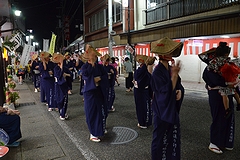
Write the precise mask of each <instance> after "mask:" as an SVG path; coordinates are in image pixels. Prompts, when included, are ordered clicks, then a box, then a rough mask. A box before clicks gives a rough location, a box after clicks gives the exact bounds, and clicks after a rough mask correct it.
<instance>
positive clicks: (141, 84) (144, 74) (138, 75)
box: [134, 64, 151, 89]
mask: <svg viewBox="0 0 240 160" xmlns="http://www.w3.org/2000/svg"><path fill="white" fill-rule="evenodd" d="M134 79H135V80H136V81H137V84H138V88H139V89H144V88H145V87H146V86H148V85H149V83H150V79H151V75H150V73H149V72H148V70H147V66H146V64H144V65H143V66H142V67H139V68H138V69H137V70H136V71H135V73H134Z"/></svg>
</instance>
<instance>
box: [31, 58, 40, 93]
mask: <svg viewBox="0 0 240 160" xmlns="http://www.w3.org/2000/svg"><path fill="white" fill-rule="evenodd" d="M39 64H40V62H39V61H38V54H33V55H32V63H31V70H32V71H33V83H34V88H35V89H34V92H39V91H40V71H39Z"/></svg>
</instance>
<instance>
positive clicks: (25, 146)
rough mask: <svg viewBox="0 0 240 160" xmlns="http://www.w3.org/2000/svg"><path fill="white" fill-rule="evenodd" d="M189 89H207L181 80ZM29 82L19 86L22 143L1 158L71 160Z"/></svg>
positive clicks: (120, 80) (10, 159)
mask: <svg viewBox="0 0 240 160" xmlns="http://www.w3.org/2000/svg"><path fill="white" fill-rule="evenodd" d="M119 82H120V83H121V86H122V87H124V85H125V79H124V77H119ZM182 84H183V86H184V88H185V90H186V91H190V92H191V91H194V92H199V91H201V92H206V90H205V88H204V83H194V82H182ZM28 85H31V84H30V82H28V83H23V85H17V87H16V90H17V91H19V94H20V99H19V100H18V103H19V105H20V106H19V107H17V108H16V109H18V110H19V111H20V113H21V115H20V117H21V131H22V138H21V139H20V141H21V145H20V146H19V147H16V148H10V150H9V153H8V154H7V155H5V156H4V157H3V158H2V160H26V159H30V160H33V159H34V160H35V159H36V160H43V159H57V160H69V159H71V158H70V156H69V155H68V154H67V153H66V152H65V149H64V145H62V143H61V141H60V140H59V138H58V135H56V133H55V131H54V130H53V128H52V126H51V125H52V124H51V123H53V122H51V121H52V119H50V118H49V116H51V115H47V114H46V106H45V105H43V104H42V103H40V102H39V100H38V99H36V95H37V94H38V95H39V93H34V92H33V90H32V89H30V86H28Z"/></svg>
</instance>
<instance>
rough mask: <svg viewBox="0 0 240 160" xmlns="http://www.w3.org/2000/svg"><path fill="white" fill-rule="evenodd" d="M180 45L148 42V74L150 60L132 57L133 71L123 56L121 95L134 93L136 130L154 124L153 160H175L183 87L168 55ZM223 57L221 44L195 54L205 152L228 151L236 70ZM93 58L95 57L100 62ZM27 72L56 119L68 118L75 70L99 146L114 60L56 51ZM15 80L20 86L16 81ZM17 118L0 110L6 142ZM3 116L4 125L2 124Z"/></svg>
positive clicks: (91, 52)
mask: <svg viewBox="0 0 240 160" xmlns="http://www.w3.org/2000/svg"><path fill="white" fill-rule="evenodd" d="M182 47H183V43H182V42H176V41H173V40H171V39H169V38H162V39H160V40H158V41H155V42H152V43H151V52H152V53H155V54H156V55H158V59H159V63H158V65H157V66H156V67H155V69H154V70H153V71H152V69H151V66H152V64H153V63H154V61H155V59H156V58H155V57H148V56H143V55H137V56H136V57H135V60H136V61H137V63H138V65H139V67H138V68H136V70H135V71H133V68H132V63H131V62H130V61H129V58H128V57H126V58H125V62H124V76H125V87H126V92H131V91H133V92H134V100H135V106H136V115H137V126H138V127H139V128H141V129H147V128H148V127H149V126H151V125H152V124H154V130H153V138H152V144H151V155H152V159H153V160H158V159H169V160H170V159H171V160H172V159H180V158H181V154H180V153H181V140H180V139H181V138H180V120H179V114H180V109H181V104H182V101H183V98H184V87H183V85H182V84H181V78H180V76H179V72H180V70H181V63H180V61H176V62H175V61H174V59H173V57H178V56H179V55H180V54H181V51H182ZM229 53H230V48H229V47H228V46H227V43H226V42H220V43H219V46H218V47H217V48H214V49H210V50H209V51H206V52H203V53H201V54H199V58H200V59H201V60H202V61H203V62H205V63H206V64H207V67H206V69H205V70H204V72H203V80H204V81H205V82H206V89H207V91H208V95H209V105H210V108H211V116H212V125H211V128H210V145H209V149H210V150H211V151H213V152H214V153H218V154H221V153H223V149H226V150H232V149H233V143H234V103H233V97H235V99H236V101H237V110H240V99H239V96H238V93H237V91H239V90H236V88H235V87H236V86H237V84H238V75H239V74H240V69H239V66H237V65H236V64H234V63H233V62H231V60H230V59H229V57H228V56H229ZM98 57H101V58H100V61H101V63H99V61H98ZM39 58H40V60H39ZM30 68H31V73H32V80H33V82H34V88H35V90H34V91H35V92H40V95H41V102H43V103H45V104H46V105H47V106H48V111H53V110H56V111H58V112H59V118H60V119H61V120H66V119H67V118H68V114H67V108H68V96H69V95H71V94H72V91H71V90H72V82H73V77H74V74H75V70H77V71H78V76H79V78H80V88H79V93H80V94H81V95H83V101H84V111H85V116H86V123H87V126H88V129H89V132H90V140H91V141H93V142H100V141H101V138H102V137H103V136H104V134H106V133H107V130H106V124H107V123H106V121H107V118H108V113H109V112H113V111H115V108H114V106H113V105H114V100H115V89H114V87H115V83H116V85H118V86H119V85H120V84H119V82H118V80H117V77H118V70H117V66H116V64H115V59H114V57H110V56H109V55H108V54H106V55H104V56H102V55H101V54H100V53H99V52H98V51H97V50H96V49H95V48H93V47H92V46H91V45H88V44H87V45H86V47H85V52H84V53H83V54H81V55H75V58H73V56H72V55H71V54H70V53H68V52H67V53H65V54H64V55H63V54H60V53H54V54H53V55H51V54H49V53H48V52H41V53H40V54H39V55H33V56H32V60H31V63H30ZM233 70H234V71H233ZM230 71H231V72H230ZM227 73H228V74H227ZM18 75H20V73H18ZM229 77H231V78H229ZM19 82H20V83H21V82H22V80H21V78H19ZM19 114H20V113H19V111H17V110H6V109H4V108H2V107H0V128H3V129H4V130H6V132H7V133H8V134H9V136H10V140H11V141H10V143H14V142H15V141H16V140H17V139H19V138H21V131H20V128H19V127H16V126H14V127H13V126H12V127H10V128H14V130H16V131H17V132H14V133H15V134H14V135H13V134H12V129H9V124H10V123H11V121H17V123H16V124H15V125H17V126H19V124H20V119H19V116H18V115H19ZM9 115H13V116H12V117H11V116H9ZM10 117H11V118H10ZM6 118H7V119H8V121H3V120H2V119H6ZM3 122H7V123H8V124H4V123H3Z"/></svg>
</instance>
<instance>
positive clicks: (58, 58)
mask: <svg viewBox="0 0 240 160" xmlns="http://www.w3.org/2000/svg"><path fill="white" fill-rule="evenodd" d="M63 59H64V56H63V55H62V54H58V53H54V54H53V57H52V62H54V63H60V62H63Z"/></svg>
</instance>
